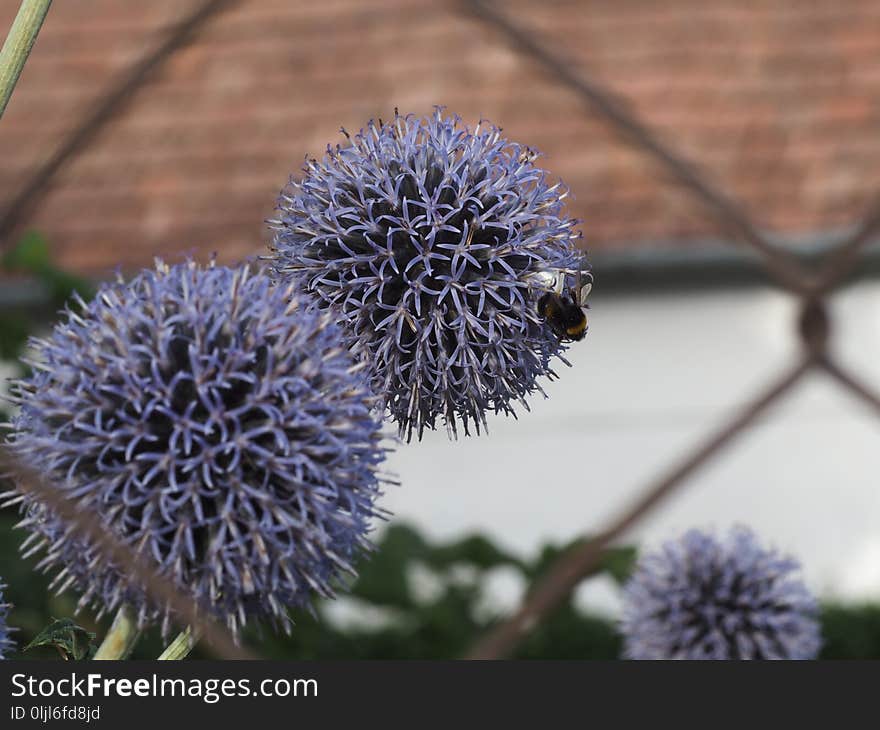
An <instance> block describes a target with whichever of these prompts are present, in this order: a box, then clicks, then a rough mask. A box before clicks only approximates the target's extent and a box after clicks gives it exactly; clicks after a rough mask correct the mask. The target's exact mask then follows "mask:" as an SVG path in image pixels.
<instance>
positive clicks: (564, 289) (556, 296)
mask: <svg viewBox="0 0 880 730" xmlns="http://www.w3.org/2000/svg"><path fill="white" fill-rule="evenodd" d="M570 277H571V273H570V272H567V271H559V272H557V273H556V274H555V275H554V274H552V273H550V272H542V274H541V276H540V278H541V280H542V281H543V283H544V285H545V286H552V291H548V292H546V293H545V294H544V295H543V296H542V297H541V298H540V299H539V300H538V314H540V315H541V316H542V317H543V318H544V320H545V321H546V322H547V324H548V325H550V329H552V330H553V331H554V332H555V333H556V334H557V335H558V336H559V338H560V339H561V340H562V341H563V342H577V341H580V340H582V339H584V335H586V334H587V313H586V311H585V310H586V309H589V306H590V305H589V304H587V297H588V296H589V295H590V291H591V290H592V288H593V275H592V274H591V273H590V272H589V271H578V272H575V273H574V285H573V286H566V282H567V280H568V279H569V278H570Z"/></svg>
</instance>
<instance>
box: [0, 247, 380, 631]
mask: <svg viewBox="0 0 880 730" xmlns="http://www.w3.org/2000/svg"><path fill="white" fill-rule="evenodd" d="M78 305H79V309H80V310H81V311H68V312H66V316H65V317H64V319H63V321H62V322H61V323H60V324H58V325H57V326H56V327H55V329H54V331H53V332H52V334H51V336H50V337H49V338H48V339H46V340H36V341H34V343H33V345H34V347H35V350H36V356H35V357H34V358H33V361H32V363H31V364H32V365H33V367H34V373H35V374H34V375H33V376H31V377H30V378H28V379H25V380H23V381H20V382H18V383H17V384H16V386H17V387H16V392H17V402H18V403H19V404H20V406H21V409H20V414H19V416H18V417H17V418H16V419H15V421H14V423H13V433H12V434H11V436H10V439H9V440H10V444H11V446H12V448H13V449H14V451H15V452H16V453H17V454H18V456H19V457H20V458H21V459H23V460H24V462H25V463H27V464H28V465H30V466H31V467H33V468H36V469H38V470H41V471H42V472H43V473H44V474H46V475H47V476H48V477H49V478H50V481H52V482H54V483H55V485H56V486H57V487H58V488H59V489H63V490H65V492H66V493H67V495H68V496H69V497H70V498H71V499H74V500H76V501H77V502H78V506H79V507H80V509H82V510H88V511H92V512H95V513H98V514H100V515H101V517H102V519H103V520H104V522H105V524H106V526H107V528H108V529H110V530H113V531H114V532H115V533H116V534H117V535H119V536H120V537H121V538H122V539H123V540H124V541H125V542H126V543H127V544H128V545H130V546H131V547H132V548H134V549H137V550H140V551H142V552H143V554H145V555H147V556H151V557H152V558H153V559H154V560H155V561H156V565H157V568H159V569H160V570H161V571H162V572H163V573H165V574H166V575H167V576H169V577H171V578H173V579H174V580H175V581H176V582H177V583H178V584H179V585H180V587H181V589H182V590H185V591H188V592H189V593H190V594H191V595H192V597H193V598H194V599H195V600H196V601H197V602H198V604H199V605H200V606H202V607H203V608H204V609H205V610H206V611H209V612H211V613H213V614H214V615H215V616H217V617H218V618H220V619H221V620H223V621H225V622H226V623H227V625H228V626H229V627H230V628H231V629H232V630H233V631H236V632H237V631H238V630H239V629H240V628H241V626H242V625H243V624H244V623H245V622H246V620H247V619H248V617H254V618H258V619H259V618H268V619H270V620H272V621H273V622H274V623H275V624H276V625H279V626H281V627H282V628H285V629H287V628H288V627H289V625H290V622H289V618H288V613H287V610H288V608H290V607H298V606H307V605H308V602H309V599H310V597H311V595H312V594H316V593H317V594H320V595H330V594H331V593H332V586H333V583H334V581H335V580H336V579H337V578H339V577H340V576H341V574H343V573H348V572H351V571H352V562H353V560H354V559H355V558H356V557H357V556H358V554H359V553H360V552H361V551H362V549H363V548H365V547H367V545H368V544H367V542H366V534H367V533H368V531H369V529H370V522H371V519H372V518H373V517H374V516H377V515H378V511H377V509H376V508H374V500H375V499H376V497H377V496H378V493H379V487H380V482H381V481H382V480H381V478H380V477H379V476H378V472H377V469H378V467H379V465H380V463H381V462H382V461H383V460H384V458H385V455H386V449H385V447H384V446H383V445H382V437H381V433H380V429H381V422H380V420H379V419H378V417H377V416H376V412H375V411H376V409H375V397H374V396H373V395H372V394H371V393H370V390H369V387H368V385H367V383H366V380H365V379H363V378H362V373H361V372H360V371H361V370H362V366H359V365H357V364H355V363H354V362H353V360H352V359H351V357H350V355H349V353H348V352H347V350H346V349H345V347H344V345H343V344H342V340H341V335H340V333H339V331H338V328H337V327H336V326H335V325H334V324H333V322H332V321H331V318H330V315H329V314H328V313H326V312H321V311H319V310H317V309H316V308H315V307H307V306H306V305H305V303H304V302H303V300H302V298H301V297H300V296H298V295H297V293H296V292H295V291H293V290H292V288H290V287H277V286H274V285H273V284H272V282H271V281H270V279H269V277H268V276H266V275H265V274H263V273H261V272H255V271H252V270H251V269H250V268H249V267H248V266H241V267H237V268H234V269H230V268H225V267H219V266H217V267H215V266H210V267H207V268H202V267H199V266H197V265H195V264H194V263H192V262H189V263H186V264H180V265H177V266H173V267H168V266H165V265H163V264H162V263H161V262H159V263H158V264H157V267H156V269H155V270H147V271H144V272H142V273H141V274H139V275H138V276H137V277H136V278H134V279H133V280H132V281H131V282H130V283H128V284H125V283H123V282H121V281H120V282H118V283H116V284H110V285H105V286H104V287H103V288H102V289H101V290H100V292H99V293H98V295H97V296H96V298H95V299H94V300H93V301H91V302H90V303H88V304H86V303H84V302H82V301H79V302H78ZM18 498H19V499H23V501H24V509H25V512H26V514H25V518H24V519H23V520H22V522H21V525H22V526H23V527H25V528H26V529H27V530H28V531H29V532H30V535H29V536H28V538H27V539H26V541H25V544H24V546H23V549H24V550H25V551H26V553H27V554H31V553H33V552H36V551H39V550H40V549H43V550H45V555H44V557H43V558H42V560H41V563H40V567H42V568H45V569H51V570H57V571H59V572H58V574H57V577H56V580H55V585H56V586H58V588H59V590H63V589H65V588H67V587H68V586H71V585H72V586H74V587H76V588H77V589H78V590H79V591H80V592H81V593H82V596H81V600H80V606H84V605H92V606H94V607H96V608H97V609H99V611H100V612H104V611H110V610H114V609H115V608H116V607H118V606H119V605H120V604H123V603H127V604H129V605H132V606H133V607H134V608H135V610H136V613H137V616H138V620H139V623H140V624H142V625H146V624H148V623H151V622H153V621H155V620H160V619H161V620H163V631H166V632H167V629H168V626H169V621H170V618H171V617H170V616H169V612H168V609H167V608H163V607H162V606H157V605H155V604H154V603H152V602H151V601H150V600H149V599H148V597H147V596H145V595H144V592H143V590H142V587H141V586H139V585H134V584H132V579H131V578H130V577H129V576H128V575H127V573H126V570H125V566H118V565H110V564H108V563H107V561H106V560H105V559H103V558H102V556H101V555H99V554H97V553H96V551H95V550H94V549H93V548H91V547H90V546H89V545H86V544H83V543H82V542H81V541H79V540H77V539H73V538H72V537H71V536H70V535H69V531H68V529H67V526H66V525H65V524H63V523H62V522H61V521H60V520H59V519H57V518H56V517H54V516H53V514H52V513H51V512H50V511H49V510H48V509H47V508H45V507H43V506H42V505H41V504H39V503H36V502H34V501H32V500H31V499H30V498H21V497H18Z"/></svg>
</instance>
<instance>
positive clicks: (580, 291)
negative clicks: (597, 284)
mask: <svg viewBox="0 0 880 730" xmlns="http://www.w3.org/2000/svg"><path fill="white" fill-rule="evenodd" d="M591 291H593V275H592V274H591V273H590V272H589V271H581V272H579V273H578V277H577V303H578V306H581V307H586V306H587V297H588V296H590V292H591Z"/></svg>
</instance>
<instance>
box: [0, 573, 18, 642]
mask: <svg viewBox="0 0 880 730" xmlns="http://www.w3.org/2000/svg"><path fill="white" fill-rule="evenodd" d="M5 590H6V585H5V584H4V583H3V581H2V580H0V659H8V658H9V654H10V652H11V651H12V649H13V647H14V646H15V642H14V641H13V640H12V638H11V637H10V633H11V632H12V629H11V628H10V627H9V623H8V621H9V611H10V609H11V608H12V606H10V605H9V604H8V603H7V602H6V600H5V596H4V595H3V592H4V591H5Z"/></svg>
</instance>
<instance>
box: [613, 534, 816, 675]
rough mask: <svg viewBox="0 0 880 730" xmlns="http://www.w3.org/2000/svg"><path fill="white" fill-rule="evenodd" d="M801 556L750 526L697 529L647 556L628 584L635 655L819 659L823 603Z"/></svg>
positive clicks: (629, 652) (627, 617) (629, 633)
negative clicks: (786, 552) (766, 541)
mask: <svg viewBox="0 0 880 730" xmlns="http://www.w3.org/2000/svg"><path fill="white" fill-rule="evenodd" d="M799 570H800V565H799V563H798V562H797V561H795V560H793V559H791V558H789V557H786V556H782V555H780V554H779V553H778V552H777V551H776V550H774V549H767V548H764V547H762V546H761V545H760V544H759V543H758V541H757V539H756V537H755V536H754V534H753V533H752V532H751V531H749V530H748V529H746V528H735V529H733V530H731V531H730V533H729V535H728V536H727V539H726V540H719V539H717V538H715V537H714V536H713V535H711V534H708V533H705V532H701V531H699V530H691V531H690V532H688V533H686V534H685V535H684V537H682V538H681V539H680V540H677V541H674V542H668V543H666V544H665V545H664V546H663V547H662V548H661V549H660V550H659V551H658V552H655V553H651V554H648V555H646V556H645V557H643V558H642V559H640V560H639V562H638V564H637V566H636V569H635V572H634V574H633V576H632V577H631V578H630V580H629V582H628V584H627V586H626V588H625V590H624V598H625V603H624V612H623V621H622V627H621V628H622V632H623V635H624V639H625V641H624V655H625V656H626V658H628V659H812V658H815V656H816V655H817V653H818V652H819V648H820V645H821V639H820V632H819V623H818V621H817V615H818V606H817V603H816V601H815V599H814V598H813V596H812V595H811V594H810V592H809V591H808V590H807V588H806V586H805V585H804V583H803V581H802V580H801V578H800V577H799Z"/></svg>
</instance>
